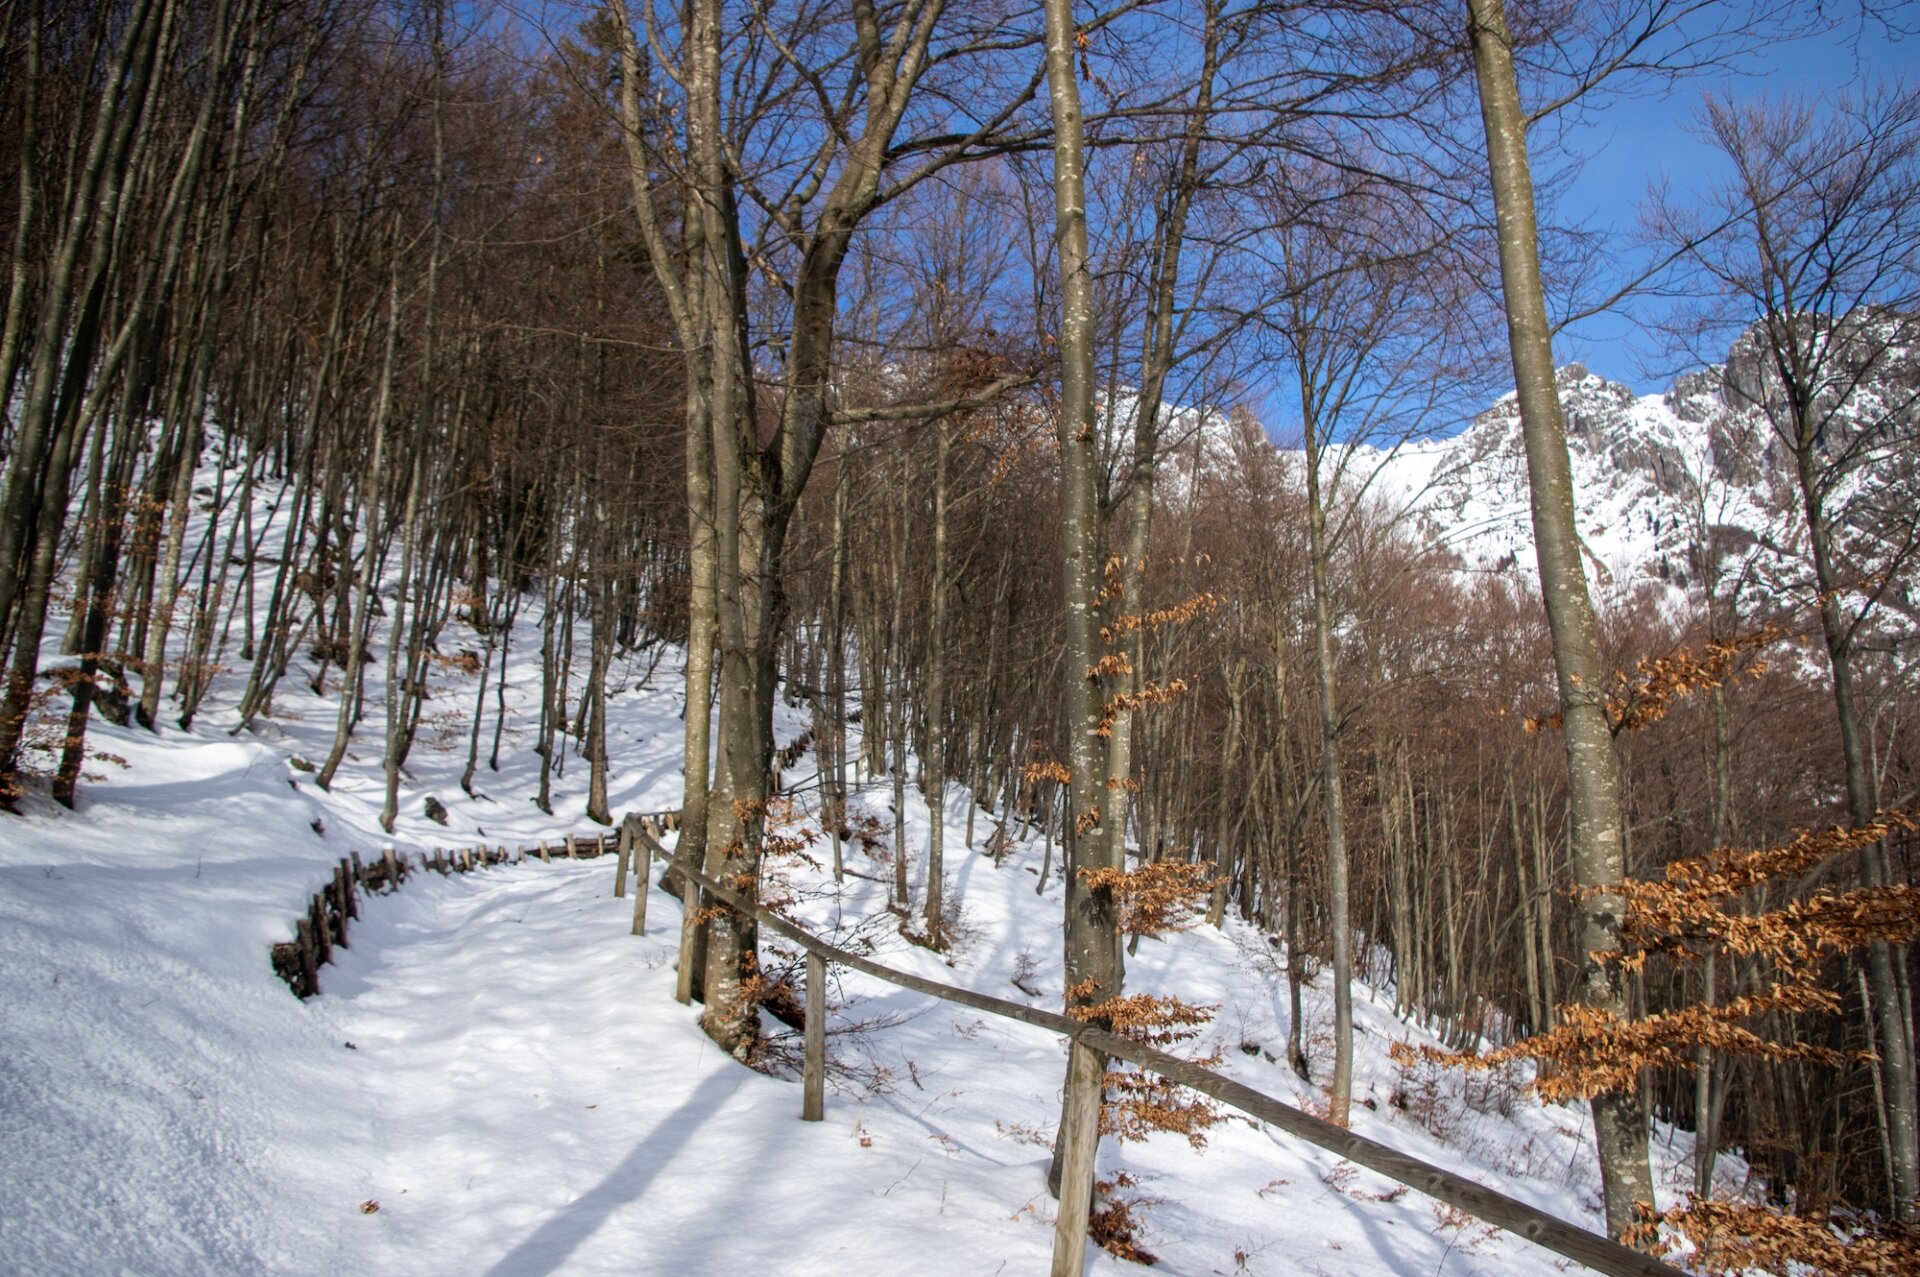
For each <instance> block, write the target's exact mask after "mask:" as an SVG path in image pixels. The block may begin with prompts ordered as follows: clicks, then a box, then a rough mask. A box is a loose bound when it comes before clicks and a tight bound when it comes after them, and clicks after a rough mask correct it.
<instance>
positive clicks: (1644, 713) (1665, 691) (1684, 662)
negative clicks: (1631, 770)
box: [1522, 625, 1787, 735]
mask: <svg viewBox="0 0 1920 1277" xmlns="http://www.w3.org/2000/svg"><path fill="white" fill-rule="evenodd" d="M1786 634H1787V631H1786V630H1784V629H1782V628H1780V627H1779V626H1777V625H1763V626H1761V627H1760V628H1759V629H1757V630H1754V631H1752V632H1751V633H1747V634H1737V635H1735V636H1734V637H1732V638H1730V639H1725V640H1723V641H1720V642H1715V643H1709V644H1707V645H1706V647H1705V649H1704V650H1703V651H1701V653H1700V654H1699V655H1695V654H1694V651H1693V649H1692V648H1691V647H1688V646H1686V645H1685V644H1682V645H1681V646H1679V647H1676V648H1674V649H1673V650H1672V651H1671V652H1669V653H1667V654H1666V655H1665V656H1643V657H1641V658H1640V660H1639V661H1638V662H1637V663H1636V664H1635V665H1634V667H1633V673H1631V674H1629V673H1627V672H1626V671H1625V670H1615V671H1614V672H1613V679H1612V681H1611V682H1610V684H1609V685H1608V688H1607V697H1606V704H1605V708H1606V711H1607V722H1608V723H1609V724H1610V725H1611V726H1612V728H1613V731H1614V734H1615V735H1618V734H1619V733H1621V732H1626V731H1637V730H1639V729H1640V728H1642V727H1646V726H1647V725H1649V724H1651V723H1657V722H1659V721H1660V720H1661V719H1663V718H1665V717H1666V716H1667V714H1668V712H1669V711H1670V710H1671V709H1672V708H1673V705H1674V702H1675V701H1678V700H1682V699H1684V698H1686V697H1689V696H1692V695H1693V694H1694V693H1696V692H1709V691H1712V690H1713V689H1715V688H1718V687H1725V686H1726V685H1727V684H1728V683H1730V682H1733V681H1734V680H1735V679H1738V678H1740V677H1742V676H1745V677H1747V678H1759V677H1760V676H1761V675H1762V674H1764V673H1766V672H1767V663H1766V662H1765V661H1760V660H1755V661H1750V662H1748V663H1747V664H1746V665H1745V666H1744V667H1742V668H1736V666H1737V665H1738V662H1739V661H1740V658H1741V657H1743V656H1745V655H1747V654H1748V653H1750V652H1755V651H1758V650H1759V649H1760V648H1763V647H1765V646H1766V645H1767V644H1769V643H1772V642H1775V641H1777V640H1779V639H1781V638H1784V637H1786ZM1561 725H1562V720H1561V716H1560V714H1559V713H1558V712H1557V711H1556V712H1554V713H1552V714H1546V715H1542V716H1541V717H1538V718H1529V719H1526V720H1525V721H1524V722H1523V723H1522V726H1523V727H1525V728H1526V730H1527V732H1528V733H1530V734H1531V733H1533V732H1538V731H1541V730H1543V729H1544V728H1548V727H1559V726H1561Z"/></svg>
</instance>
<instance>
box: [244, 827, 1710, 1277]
mask: <svg viewBox="0 0 1920 1277" xmlns="http://www.w3.org/2000/svg"><path fill="white" fill-rule="evenodd" d="M678 824H679V813H678V812H661V813H657V814H654V815H646V816H643V815H640V814H638V813H635V814H631V815H629V816H627V817H626V818H625V819H624V820H623V821H621V823H620V826H619V828H618V830H617V831H607V830H596V831H595V832H594V833H593V834H591V835H588V836H586V837H584V838H583V837H580V836H579V835H575V834H568V835H567V836H566V837H565V838H564V839H561V840H556V841H555V842H553V843H548V842H544V841H543V842H541V843H539V844H537V845H536V846H533V847H525V846H523V847H519V848H516V849H513V850H512V851H509V850H508V848H506V847H504V846H502V847H497V848H488V847H484V846H482V847H473V848H466V849H460V850H455V851H451V852H447V851H442V850H440V849H439V848H435V849H434V850H433V851H432V852H431V853H427V854H419V855H417V856H414V855H407V854H396V853H395V852H393V851H387V852H386V853H384V854H383V855H382V856H381V857H380V858H379V859H378V860H373V861H367V862H363V861H362V860H361V858H360V856H359V854H358V853H355V854H354V855H352V856H347V857H343V858H342V859H341V861H340V863H339V865H338V866H336V867H335V869H334V872H333V877H332V879H331V881H329V883H328V884H327V885H326V886H325V887H323V888H321V889H320V890H319V891H317V892H315V893H314V895H313V898H312V900H311V901H310V902H309V905H308V909H307V913H306V915H305V916H304V917H302V918H300V919H299V920H298V922H297V923H296V926H295V939H294V940H293V941H292V942H291V943H283V944H276V945H274V946H273V968H274V970H275V971H277V972H278V973H279V974H280V976H281V978H283V979H284V980H286V982H287V983H288V985H290V986H291V987H292V988H293V991H294V992H295V993H296V994H298V995H299V996H301V997H302V998H307V997H311V996H313V995H314V994H316V993H318V992H319V991H320V981H319V968H320V967H321V966H323V965H325V964H326V962H327V961H328V960H329V958H330V957H331V956H332V952H333V946H335V945H339V946H341V947H343V948H344V947H346V944H347V926H348V923H349V921H350V920H352V919H355V918H358V917H359V916H360V913H359V905H358V898H359V895H360V894H361V893H362V892H367V893H379V892H390V891H393V890H396V889H398V887H399V886H400V884H401V883H403V882H405V881H406V880H407V879H408V878H410V877H411V876H413V875H414V874H415V873H421V872H437V873H441V874H448V873H468V872H471V871H473V870H476V869H484V868H487V867H489V866H492V865H499V864H509V863H516V864H517V863H520V862H522V861H524V860H526V859H528V858H529V857H538V858H539V859H540V860H541V861H543V862H548V863H550V862H551V861H552V860H554V859H556V858H563V859H569V860H582V859H593V858H596V857H599V856H603V855H606V854H607V853H608V852H609V851H613V852H616V853H617V854H618V856H619V864H618V867H617V869H616V870H615V878H614V894H615V895H616V896H624V895H625V894H626V888H627V880H628V876H629V873H630V872H631V873H633V874H635V875H636V876H637V877H638V883H637V885H636V889H635V891H634V904H633V932H634V934H635V935H641V934H644V932H645V930H646V917H647V896H648V894H649V893H648V891H647V882H646V872H647V868H646V867H647V865H648V864H649V863H650V862H651V861H653V860H659V861H661V862H663V863H665V864H667V865H669V866H670V867H671V868H672V869H673V870H674V872H675V874H676V876H677V878H678V881H679V882H680V883H682V884H683V885H684V887H683V889H684V893H685V903H686V905H687V907H688V912H689V914H691V913H692V911H693V910H694V908H695V907H696V906H697V903H698V902H697V900H696V896H697V895H698V893H700V892H705V893H706V894H707V895H708V896H710V897H712V898H713V899H714V900H716V901H718V902H720V903H721V904H724V905H727V906H728V907H730V908H733V909H735V910H738V911H739V912H741V913H745V914H750V915H751V916H752V917H754V918H755V919H757V920H758V921H759V922H760V924H761V925H762V926H765V927H767V928H768V929H769V930H772V931H774V932H777V933H778V934H780V935H782V936H785V937H786V938H787V939H789V940H791V941H793V942H794V943H795V944H797V945H799V946H800V947H801V948H802V949H804V950H805V951H806V954H807V977H806V981H807V983H806V990H805V995H806V1029H805V1042H806V1046H805V1056H804V1063H803V1065H802V1069H801V1091H800V1095H801V1098H800V1118H801V1120H802V1121H807V1122H817V1121H820V1120H821V1119H822V1118H823V1117H824V1116H825V1113H826V1060H827V1053H826V1042H827V1038H826V984H827V968H828V967H829V965H839V966H842V967H846V968H847V969H849V970H852V971H859V972H861V973H862V974H865V975H870V976H873V977H874V978H875V979H878V980H883V981H885V982H887V983H888V984H892V985H896V986H898V987H900V988H903V989H912V990H913V991H915V992H916V993H924V994H926V995H927V996H928V997H932V998H938V999H940V1000H941V1001H943V1002H952V1003H955V1004H957V1005H959V1006H964V1007H969V1008H972V1009H973V1010H975V1011H983V1012H985V1013H987V1014H988V1015H994V1016H999V1017H1001V1018H1002V1019H1007V1020H1014V1021H1017V1022H1019V1023H1021V1024H1030V1025H1033V1026H1034V1027H1036V1028H1041V1029H1046V1030H1048V1031H1049V1032H1052V1033H1058V1034H1059V1035H1061V1036H1062V1037H1064V1038H1066V1039H1067V1041H1068V1042H1069V1043H1070V1044H1071V1045H1070V1050H1071V1051H1072V1052H1073V1056H1072V1064H1073V1067H1071V1068H1070V1070H1069V1075H1070V1090H1072V1089H1074V1088H1075V1087H1078V1088H1079V1089H1081V1090H1083V1091H1085V1092H1087V1094H1085V1095H1082V1096H1080V1097H1079V1098H1080V1099H1081V1100H1082V1101H1085V1102H1084V1103H1081V1104H1080V1105H1078V1110H1079V1111H1080V1112H1082V1113H1083V1114H1087V1113H1097V1112H1098V1107H1097V1106H1098V1096H1099V1090H1098V1088H1099V1084H1100V1069H1099V1068H1098V1066H1097V1061H1098V1059H1099V1057H1100V1056H1107V1057H1110V1058H1112V1059H1116V1060H1125V1061H1127V1062H1128V1063H1131V1064H1134V1065H1137V1066H1138V1067H1140V1068H1143V1069H1149V1070H1151V1071H1153V1072H1154V1073H1157V1074H1159V1075H1160V1076H1161V1077H1164V1078H1166V1079H1168V1080H1169V1081H1172V1082H1177V1083H1179V1084H1180V1085H1181V1086H1185V1087H1188V1088H1191V1089H1192V1090H1195V1091H1198V1092H1200V1093H1201V1094H1203V1095H1206V1096H1209V1097H1211V1098H1213V1099H1215V1100H1218V1101H1219V1102H1220V1103H1222V1104H1225V1105H1227V1106H1228V1107H1230V1108H1234V1109H1237V1110H1239V1111H1240V1112H1242V1113H1245V1114H1246V1115H1247V1116H1249V1117H1252V1118H1255V1119H1257V1120H1259V1121H1261V1122H1265V1123H1267V1124H1269V1125H1271V1126H1273V1127H1276V1128H1278V1129H1279V1130H1282V1131H1285V1132H1287V1133H1288V1134H1289V1135H1294V1136H1297V1137H1299V1138H1300V1139H1303V1140H1305V1141H1307V1142H1308V1143H1310V1144H1313V1145H1315V1146H1317V1147H1320V1148H1324V1149H1326V1150H1328V1151H1329V1152H1332V1153H1337V1154H1339V1155H1340V1156H1341V1157H1344V1158H1346V1159H1347V1160H1349V1161H1351V1162H1354V1163H1356V1164H1357V1165H1360V1166H1364V1167H1366V1168H1367V1169H1368V1170H1371V1171H1374V1172H1377V1173H1378V1174H1381V1175H1384V1176H1386V1177H1387V1178H1388V1179H1391V1180H1394V1181H1396V1182H1398V1183H1401V1184H1405V1185H1407V1186H1408V1187H1410V1188H1414V1189H1417V1190H1419V1191H1420V1192H1422V1193H1425V1194H1426V1195H1427V1196H1428V1197H1431V1198H1433V1199H1434V1200H1436V1201H1440V1202H1444V1203H1446V1204H1447V1205H1449V1206H1452V1207H1454V1208H1455V1209H1458V1210H1461V1211H1465V1212H1466V1213H1468V1214H1470V1215H1473V1216H1475V1217H1476V1218H1479V1219H1482V1220H1484V1221H1486V1222H1487V1223H1489V1224H1492V1225H1494V1226H1495V1227H1497V1228H1500V1229H1503V1230H1505V1231H1507V1232H1510V1233H1514V1234H1516V1235H1518V1236H1520V1237H1523V1238H1525V1239H1526V1240H1528V1241H1530V1242H1533V1243H1534V1244H1535V1245H1537V1246H1540V1247H1542V1248H1544V1249H1546V1250H1550V1251H1552V1252H1553V1253H1554V1254H1556V1255H1561V1256H1564V1257H1565V1258H1567V1259H1571V1260H1573V1261H1575V1262H1576V1263H1579V1264H1582V1265H1584V1266H1586V1267H1587V1268H1589V1269H1591V1270H1593V1271H1594V1272H1598V1273H1604V1274H1607V1275H1608V1277H1683V1275H1682V1274H1681V1272H1680V1270H1679V1269H1676V1268H1673V1267H1670V1266H1669V1265H1667V1264H1663V1263H1661V1262H1660V1261H1659V1260H1657V1259H1654V1258H1653V1257H1651V1256H1649V1255H1645V1254H1642V1253H1641V1252H1639V1251H1636V1250H1633V1249H1631V1248H1629V1247H1626V1246H1622V1245H1621V1244H1620V1243H1618V1242H1616V1241H1613V1240H1612V1239H1610V1238H1607V1237H1602V1236H1600V1235H1599V1234H1597V1233H1590V1232H1588V1231H1586V1230H1585V1229H1582V1228H1576V1227H1575V1226H1573V1225H1572V1224H1569V1223H1567V1222H1566V1221H1565V1220H1563V1219H1560V1218H1559V1217H1557V1216H1555V1215H1550V1214H1548V1213H1547V1212H1546V1211H1543V1210H1541V1209H1539V1208H1538V1207H1536V1206H1531V1205H1529V1204H1527V1203H1526V1202H1523V1201H1520V1200H1519V1199H1518V1198H1513V1197H1508V1196H1507V1195H1506V1194H1504V1193H1498V1192H1495V1191H1493V1190H1492V1189H1490V1188H1486V1187H1485V1186H1483V1185H1480V1184H1476V1183H1474V1182H1473V1181H1472V1180H1469V1179H1465V1178H1463V1177H1461V1176H1459V1175H1455V1174H1454V1173H1453V1172H1451V1171H1448V1170H1444V1169H1442V1168H1440V1167H1438V1166H1434V1165H1432V1164H1431V1163H1428V1162H1423V1161H1421V1160H1420V1159H1419V1158H1416V1157H1409V1156H1408V1155H1407V1154H1405V1153H1402V1152H1400V1151H1398V1150H1397V1149H1392V1148H1389V1147H1387V1146H1386V1145H1385V1144H1380V1143H1377V1142H1376V1141H1374V1140H1370V1139H1368V1138H1366V1137H1365V1136H1363V1135H1356V1134H1354V1133H1353V1132H1352V1131H1349V1130H1347V1129H1345V1128H1344V1127H1339V1126H1335V1125H1333V1124H1332V1123H1331V1122H1327V1121H1325V1120H1323V1119H1321V1118H1317V1117H1314V1116H1313V1115H1312V1114H1310V1113H1306V1112H1303V1111H1302V1110H1300V1109H1297V1108H1295V1107H1293V1106H1292V1105H1291V1104H1287V1103H1285V1102H1283V1101H1281V1100H1278V1099H1275V1098H1274V1097H1273V1096H1270V1095H1267V1094H1264V1093H1263V1092H1260V1091H1256V1090H1254V1089H1253V1088H1252V1087H1250V1086H1247V1085H1245V1084H1244V1083H1240V1082H1236V1081H1234V1080H1233V1079H1232V1078H1229V1077H1226V1076H1224V1075H1223V1074H1220V1073H1216V1072H1214V1071H1213V1070H1211V1069H1206V1068H1202V1067H1200V1066H1199V1065H1197V1064H1194V1063H1192V1062H1190V1061H1187V1060H1183V1059H1180V1058H1179V1057H1177V1056H1173V1055H1168V1054H1167V1053H1166V1052H1164V1051H1158V1050H1155V1049H1154V1048H1153V1047H1150V1046H1146V1045H1144V1044H1142V1043H1139V1042H1136V1041H1134V1040H1133V1039H1131V1038H1126V1037H1121V1036H1119V1035H1117V1034H1113V1033H1109V1032H1107V1031H1106V1030H1104V1029H1101V1028H1098V1027H1096V1026H1094V1025H1091V1024H1087V1023H1084V1022H1082V1021H1080V1020H1075V1019H1072V1018H1071V1017H1069V1016H1065V1015H1061V1014H1059V1013H1057V1012H1053V1011H1046V1010H1042V1009H1041V1008H1039V1007H1033V1006H1027V1005H1025V1004H1024V1003H1019V1002H1009V1001H1007V1000H1006V999H1004V998H996V997H992V996H991V995H988V994H984V993H975V992H973V991H972V990H970V989H961V988H956V987H954V986H953V985H947V984H941V983H940V982H938V981H936V980H928V979H925V978H923V977H920V976H916V975H913V974H910V973H908V972H905V971H897V970H895V969H894V968H892V967H888V966H883V965H881V964H880V963H878V962H874V961H873V960H872V959H870V958H864V957H862V956H860V955H859V954H856V953H851V952H849V951H847V950H845V949H841V948H838V947H837V946H835V945H832V944H830V943H828V942H827V941H825V940H822V939H821V938H820V937H818V936H816V935H814V934H813V933H812V932H810V931H807V930H806V929H805V928H803V927H800V926H798V925H797V924H795V923H793V922H791V921H790V920H788V919H786V918H783V917H781V916H780V915H779V914H777V913H774V912H773V911H771V910H769V909H766V908H764V907H762V906H761V905H760V904H759V903H757V902H756V901H752V900H748V899H746V898H745V897H743V896H741V895H740V894H739V893H738V892H736V891H734V890H732V889H731V888H729V887H727V886H725V885H724V884H722V883H719V882H716V881H714V880H713V879H712V878H709V877H707V876H706V875H705V874H703V873H700V872H699V871H697V870H695V869H694V868H693V867H692V866H690V865H688V864H685V863H682V862H681V861H680V860H678V859H676V858H675V857H674V855H673V853H671V852H669V851H668V850H667V849H666V848H665V847H663V846H662V845H661V844H660V841H659V834H660V833H661V831H663V830H669V829H673V828H675V827H677V826H678ZM692 938H693V937H692V931H691V929H690V928H683V930H682V933H681V942H680V943H681V950H680V964H679V966H680V970H679V981H678V986H677V988H676V990H675V996H676V997H677V998H679V1000H680V1001H682V1002H686V1001H688V1000H689V999H690V997H691V994H692V989H691V986H690V976H691V972H692V968H693V964H692V962H691V961H690V960H689V958H690V954H689V946H690V945H691V943H692ZM1081 1120H1086V1118H1085V1117H1083V1118H1082V1119H1081ZM1092 1181H1093V1166H1092V1163H1091V1160H1090V1159H1083V1161H1082V1164H1079V1165H1075V1164H1072V1163H1071V1160H1070V1164H1069V1165H1068V1166H1067V1167H1066V1170H1065V1174H1064V1176H1063V1182H1062V1185H1061V1192H1060V1198H1061V1202H1062V1204H1063V1209H1062V1210H1061V1211H1060V1213H1059V1217H1058V1222H1057V1226H1056V1228H1055V1232H1054V1257H1053V1272H1054V1273H1055V1274H1056V1275H1058V1274H1074V1275H1075V1277H1077V1275H1078V1274H1079V1272H1080V1270H1081V1264H1082V1258H1083V1254H1084V1249H1085V1246H1086V1218H1085V1215H1086V1212H1085V1210H1084V1204H1085V1203H1086V1202H1087V1201H1088V1200H1090V1199H1091V1197H1092V1191H1093V1182H1092ZM1073 1204H1079V1205H1080V1206H1081V1207H1082V1209H1079V1210H1075V1209H1071V1206H1072V1205H1073Z"/></svg>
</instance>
